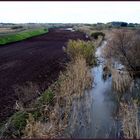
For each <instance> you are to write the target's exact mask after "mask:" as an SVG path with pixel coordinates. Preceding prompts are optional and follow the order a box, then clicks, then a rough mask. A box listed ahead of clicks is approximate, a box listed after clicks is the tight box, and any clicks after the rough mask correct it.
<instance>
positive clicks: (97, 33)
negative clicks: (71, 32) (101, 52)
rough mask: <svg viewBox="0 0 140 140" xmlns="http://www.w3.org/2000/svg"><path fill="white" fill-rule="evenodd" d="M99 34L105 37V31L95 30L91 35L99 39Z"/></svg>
mask: <svg viewBox="0 0 140 140" xmlns="http://www.w3.org/2000/svg"><path fill="white" fill-rule="evenodd" d="M98 36H102V37H103V38H104V36H105V34H104V33H103V32H94V33H92V34H91V37H93V38H94V39H98Z"/></svg>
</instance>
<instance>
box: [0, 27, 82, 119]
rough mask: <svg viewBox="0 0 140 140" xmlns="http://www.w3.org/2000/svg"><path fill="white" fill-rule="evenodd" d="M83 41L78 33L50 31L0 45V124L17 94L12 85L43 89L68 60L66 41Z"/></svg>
mask: <svg viewBox="0 0 140 140" xmlns="http://www.w3.org/2000/svg"><path fill="white" fill-rule="evenodd" d="M78 38H79V39H84V40H85V35H84V34H83V33H80V32H71V31H66V30H59V29H56V30H51V31H50V32H49V33H47V34H44V35H41V36H38V37H33V38H30V39H27V40H24V41H21V42H17V43H12V44H9V45H5V46H0V122H1V121H2V120H4V119H5V118H6V117H8V116H10V115H11V114H12V113H13V111H14V109H13V106H14V104H15V101H16V100H17V99H18V95H17V93H16V92H15V90H14V88H13V86H15V85H23V84H25V83H26V82H28V81H29V82H33V83H35V84H37V85H39V87H40V89H41V90H43V89H45V88H47V87H48V86H49V84H51V83H52V82H53V81H55V80H56V79H57V77H58V75H59V72H60V70H63V63H64V62H65V61H67V57H66V54H65V53H64V52H63V50H62V46H66V42H67V41H68V39H78Z"/></svg>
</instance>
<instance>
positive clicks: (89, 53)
mask: <svg viewBox="0 0 140 140" xmlns="http://www.w3.org/2000/svg"><path fill="white" fill-rule="evenodd" d="M66 51H67V53H68V55H69V56H70V58H71V59H72V60H75V58H76V57H78V56H82V57H83V58H84V59H85V60H86V63H87V64H88V65H93V64H95V47H94V44H93V42H91V41H87V42H85V41H82V40H77V41H75V40H70V41H69V42H68V47H67V50H66Z"/></svg>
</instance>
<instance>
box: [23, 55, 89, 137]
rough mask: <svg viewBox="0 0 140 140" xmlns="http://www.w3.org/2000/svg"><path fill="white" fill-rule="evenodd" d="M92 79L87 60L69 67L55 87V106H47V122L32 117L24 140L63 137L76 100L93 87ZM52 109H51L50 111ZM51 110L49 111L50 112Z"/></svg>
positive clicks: (77, 60) (80, 59) (72, 63)
mask: <svg viewBox="0 0 140 140" xmlns="http://www.w3.org/2000/svg"><path fill="white" fill-rule="evenodd" d="M91 83H92V79H91V75H90V71H89V68H88V66H87V64H86V60H85V59H84V58H83V57H82V56H81V57H80V56H78V57H75V60H74V61H72V62H70V63H69V64H68V65H67V69H66V71H65V72H63V73H61V74H60V76H59V79H58V83H57V84H56V85H55V90H54V92H55V99H54V100H55V105H54V106H53V107H51V106H46V107H45V108H44V112H45V111H46V112H47V113H44V115H46V114H47V116H46V117H48V121H47V122H43V123H41V122H40V121H34V120H33V118H32V117H31V116H30V118H29V120H27V125H26V127H25V131H24V136H23V137H24V138H48V137H49V138H56V137H59V136H61V134H62V132H63V131H64V129H65V128H66V127H67V125H68V118H69V116H70V111H71V107H72V102H73V100H74V99H75V98H79V97H81V96H83V94H84V91H85V89H88V88H90V87H91ZM48 108H51V109H48ZM48 110H49V111H48Z"/></svg>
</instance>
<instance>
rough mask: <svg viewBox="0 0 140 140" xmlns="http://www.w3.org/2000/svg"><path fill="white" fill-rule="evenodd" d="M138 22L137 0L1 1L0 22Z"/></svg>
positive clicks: (139, 11) (139, 12)
mask: <svg viewBox="0 0 140 140" xmlns="http://www.w3.org/2000/svg"><path fill="white" fill-rule="evenodd" d="M110 21H126V22H138V23H140V2H51V1H50V2H43V1H42V2H22V1H21V2H0V22H14V23H25V22H63V23H68V22H71V23H76V22H79V23H96V22H110Z"/></svg>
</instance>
